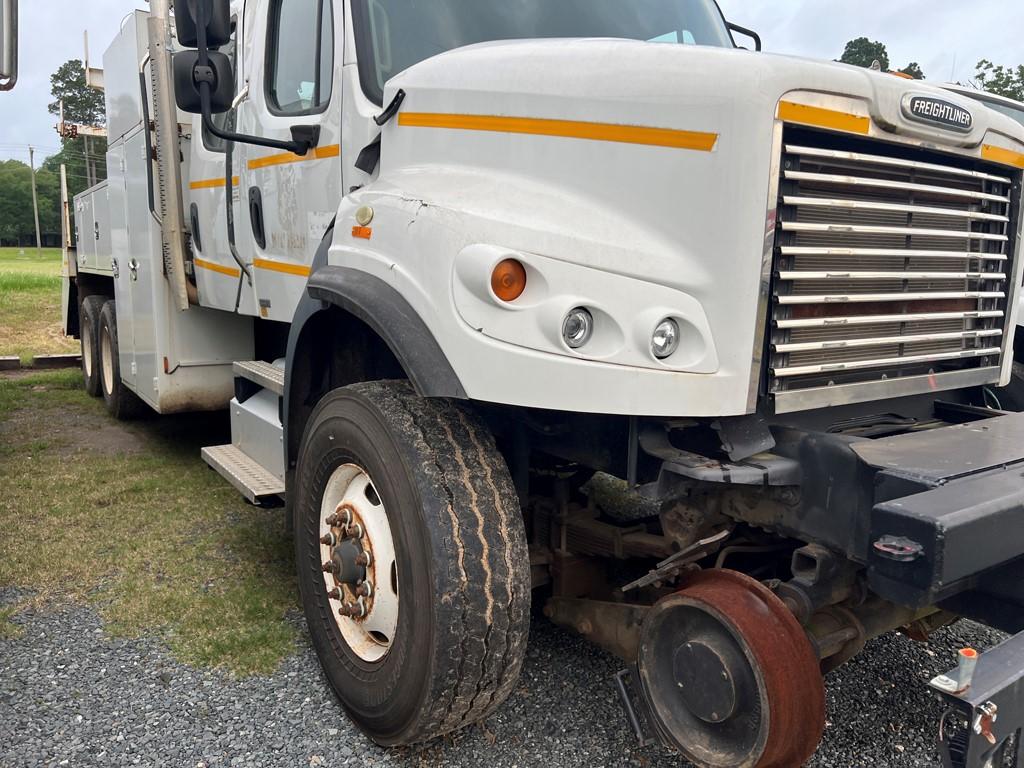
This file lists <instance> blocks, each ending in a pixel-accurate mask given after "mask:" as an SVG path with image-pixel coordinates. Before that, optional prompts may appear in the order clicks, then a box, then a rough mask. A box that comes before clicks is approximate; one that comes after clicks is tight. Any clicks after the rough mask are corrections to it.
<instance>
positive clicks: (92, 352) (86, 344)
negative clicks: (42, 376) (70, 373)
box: [78, 296, 107, 397]
mask: <svg viewBox="0 0 1024 768" xmlns="http://www.w3.org/2000/svg"><path fill="white" fill-rule="evenodd" d="M106 300H107V299H106V297H104V296H86V297H85V298H84V299H83V300H82V304H81V306H80V307H79V308H78V335H79V338H80V339H81V341H82V379H83V380H84V381H85V391H86V392H88V393H89V394H90V395H92V396H93V397H99V396H100V392H101V387H102V384H101V383H100V363H99V359H100V345H99V338H100V312H102V311H103V303H104V302H105V301H106Z"/></svg>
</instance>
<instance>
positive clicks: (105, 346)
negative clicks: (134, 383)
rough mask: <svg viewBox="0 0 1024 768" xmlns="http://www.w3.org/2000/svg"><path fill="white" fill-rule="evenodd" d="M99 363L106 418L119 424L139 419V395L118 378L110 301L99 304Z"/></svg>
mask: <svg viewBox="0 0 1024 768" xmlns="http://www.w3.org/2000/svg"><path fill="white" fill-rule="evenodd" d="M97 349H98V361H99V383H100V394H102V395H103V402H104V403H105V404H106V406H107V410H108V411H109V412H110V415H111V416H113V417H114V418H115V419H119V420H121V421H128V420H131V419H134V418H137V417H139V416H141V415H142V414H143V413H145V411H146V406H145V404H144V403H143V402H142V400H140V399H139V396H138V395H136V394H135V393H134V392H132V391H131V390H130V389H128V387H127V386H126V385H125V383H124V381H123V380H122V379H121V359H120V357H121V353H120V349H119V347H118V337H117V306H116V304H115V302H114V301H113V299H111V300H108V301H106V302H105V303H104V304H103V309H102V310H100V321H99V339H98V342H97Z"/></svg>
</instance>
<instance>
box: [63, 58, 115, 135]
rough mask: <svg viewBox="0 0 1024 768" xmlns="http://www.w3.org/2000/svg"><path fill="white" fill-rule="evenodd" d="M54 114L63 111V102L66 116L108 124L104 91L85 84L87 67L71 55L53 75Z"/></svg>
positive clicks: (74, 120) (89, 122)
mask: <svg viewBox="0 0 1024 768" xmlns="http://www.w3.org/2000/svg"><path fill="white" fill-rule="evenodd" d="M50 94H51V95H52V96H53V101H52V102H50V106H49V110H50V114H51V115H59V114H60V102H61V101H62V100H63V102H64V118H65V119H66V120H68V121H69V122H74V123H84V124H85V125H106V122H107V119H106V112H105V111H104V104H103V93H102V92H101V91H97V90H95V89H94V88H90V87H89V86H87V85H86V84H85V69H84V65H83V64H82V61H81V59H71V60H69V61H65V62H64V63H63V64H61V65H60V68H59V69H58V70H57V71H56V72H54V73H53V74H52V75H50Z"/></svg>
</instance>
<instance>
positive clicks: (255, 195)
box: [249, 187, 267, 250]
mask: <svg viewBox="0 0 1024 768" xmlns="http://www.w3.org/2000/svg"><path fill="white" fill-rule="evenodd" d="M249 223H250V224H252V236H253V238H254V239H255V240H256V245H258V246H259V247H260V249H261V250H262V249H266V247H267V232H266V228H265V227H264V222H263V193H262V192H260V188H259V187H249Z"/></svg>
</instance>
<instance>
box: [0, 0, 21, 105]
mask: <svg viewBox="0 0 1024 768" xmlns="http://www.w3.org/2000/svg"><path fill="white" fill-rule="evenodd" d="M16 82H18V0H0V91H9V90H11V89H12V88H13V87H14V84H15V83H16Z"/></svg>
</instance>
